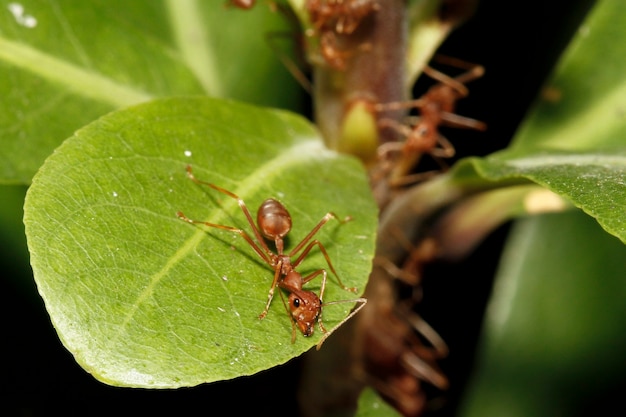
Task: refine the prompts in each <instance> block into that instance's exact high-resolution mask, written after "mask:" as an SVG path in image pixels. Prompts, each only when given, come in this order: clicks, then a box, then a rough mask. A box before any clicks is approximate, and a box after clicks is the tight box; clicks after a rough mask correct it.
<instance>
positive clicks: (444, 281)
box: [0, 0, 610, 416]
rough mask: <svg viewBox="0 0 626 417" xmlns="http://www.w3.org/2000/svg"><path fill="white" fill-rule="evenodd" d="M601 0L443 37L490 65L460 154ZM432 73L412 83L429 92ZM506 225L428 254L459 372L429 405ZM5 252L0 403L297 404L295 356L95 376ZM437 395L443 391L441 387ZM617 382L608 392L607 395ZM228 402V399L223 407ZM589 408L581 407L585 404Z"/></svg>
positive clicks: (209, 407)
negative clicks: (155, 383)
mask: <svg viewBox="0 0 626 417" xmlns="http://www.w3.org/2000/svg"><path fill="white" fill-rule="evenodd" d="M593 3H594V2H593V1H589V0H584V1H583V0H577V1H565V0H558V1H550V2H545V1H540V0H531V1H525V2H504V1H499V0H483V1H481V2H480V3H479V6H478V9H477V10H476V13H475V15H474V17H473V18H471V20H469V21H468V22H466V23H465V24H464V25H463V26H462V27H460V28H459V29H457V30H456V31H455V32H454V33H453V34H452V35H451V36H450V38H449V39H448V40H447V41H446V43H445V44H444V45H443V47H442V48H441V50H440V51H441V52H442V53H445V54H447V55H450V56H453V57H457V58H461V59H464V60H467V61H471V62H475V63H479V64H482V65H484V66H485V68H486V74H485V76H484V77H483V78H482V79H479V80H476V81H474V82H472V83H471V84H470V85H469V88H470V96H469V97H468V98H466V99H464V100H463V101H461V102H460V103H459V106H458V108H457V110H458V113H459V114H461V115H464V116H468V117H473V118H476V119H478V120H482V121H485V122H486V123H487V124H488V126H489V127H488V130H487V132H484V133H481V132H470V131H458V130H457V131H450V132H449V133H446V136H447V137H448V138H449V139H450V140H451V141H452V142H453V143H454V145H455V147H456V149H457V153H458V156H459V157H463V156H467V155H487V154H489V153H491V152H493V151H496V150H498V149H502V148H504V147H506V145H507V144H508V142H509V141H510V139H511V137H512V136H513V134H514V132H515V130H516V128H517V126H518V124H519V123H520V121H521V120H522V119H523V117H524V115H525V113H526V112H527V111H528V108H529V106H530V105H531V103H532V101H533V100H534V98H535V96H536V95H537V93H538V92H539V90H540V88H541V85H542V82H543V80H544V79H545V77H546V76H547V74H548V73H549V71H550V69H551V68H552V66H553V64H554V63H555V60H557V59H558V57H559V53H560V52H559V51H561V50H562V49H563V48H564V47H565V46H566V45H567V42H568V40H569V37H570V36H571V35H572V33H573V32H574V31H575V29H576V28H577V26H578V24H579V22H580V20H581V19H582V18H583V17H584V14H585V12H586V10H587V9H588V8H589V7H590V5H592V4H593ZM427 83H428V80H425V81H420V82H418V84H417V85H416V91H415V93H416V95H420V94H422V93H423V91H424V88H426V87H425V85H426V84H427ZM506 232H507V227H503V228H501V229H499V230H498V231H497V232H495V233H494V234H493V235H492V236H490V237H489V238H488V239H487V240H486V241H485V242H484V243H483V244H482V245H481V246H480V247H479V248H478V249H477V250H476V251H475V253H474V254H473V255H472V256H471V257H470V258H469V259H467V260H466V261H464V262H463V263H459V264H453V265H432V266H431V267H429V268H428V269H427V271H426V274H425V281H424V282H425V284H424V285H425V288H424V301H423V302H422V304H421V305H420V313H421V314H422V315H423V316H424V318H425V319H426V320H427V321H428V322H429V323H430V324H431V325H432V326H433V327H434V328H435V329H436V330H437V331H438V332H439V333H440V334H441V335H442V336H443V337H444V339H445V340H446V341H447V342H448V344H449V346H450V348H451V354H450V357H449V358H448V359H446V360H445V361H443V362H442V367H443V369H444V370H445V372H446V373H447V375H448V376H449V378H450V379H451V382H452V388H451V389H450V390H449V391H448V392H447V393H445V400H446V401H445V404H446V406H445V407H444V408H442V409H440V410H439V411H438V412H437V413H434V414H433V415H438V416H444V415H454V411H455V407H456V404H457V402H456V401H457V400H458V397H459V395H460V394H461V392H462V391H463V387H464V383H465V382H466V380H467V377H468V375H469V372H471V369H472V360H473V356H474V353H475V352H474V349H475V344H476V340H477V337H478V334H479V330H480V325H481V319H482V314H483V311H484V307H485V303H486V300H487V299H488V297H489V292H490V288H491V283H492V279H493V274H494V271H495V268H496V266H497V260H498V256H499V253H500V250H501V248H502V245H503V242H504V239H505V238H506ZM3 243H4V246H5V247H4V249H3V251H2V253H0V267H1V268H2V271H3V274H5V277H6V278H10V279H4V280H3V281H4V285H3V288H2V291H0V309H1V310H0V317H2V318H3V330H4V331H3V338H2V351H1V353H2V365H1V372H0V377H1V379H2V386H1V387H0V390H1V392H2V398H4V399H3V400H2V401H1V402H0V415H3V416H5V415H6V416H13V415H16V416H43V415H52V414H53V413H59V414H63V415H66V416H73V415H81V416H82V415H105V414H115V415H131V414H137V413H141V414H142V415H147V414H151V415H170V414H176V415H181V414H191V413H193V414H216V413H224V412H227V413H228V414H231V415H233V414H234V415H255V416H269V415H274V416H277V415H285V416H287V415H289V416H294V415H298V413H299V412H298V406H297V404H296V400H295V398H296V394H295V389H296V388H297V381H298V375H299V360H294V361H292V362H291V363H289V364H287V365H285V366H281V367H278V368H275V369H272V370H269V371H266V372H262V373H260V374H257V375H255V376H254V377H248V378H240V379H237V380H233V381H226V382H221V383H215V384H210V385H204V386H199V387H195V388H189V389H179V390H171V391H168V390H165V391H156V390H155V391H150V390H140V389H121V388H114V387H110V386H106V385H103V384H101V383H99V382H97V381H96V380H95V379H94V378H92V377H91V376H90V375H89V374H87V373H86V372H85V371H84V370H83V369H82V368H80V367H79V366H78V365H77V364H76V362H75V361H74V359H73V358H72V355H71V354H70V353H69V352H68V351H67V350H65V348H64V347H63V346H62V345H61V343H60V341H59V339H58V337H57V335H56V333H55V331H54V329H53V328H52V326H51V325H50V321H49V318H48V315H47V313H46V311H45V309H44V307H43V303H42V300H41V298H40V297H39V296H38V294H37V290H36V287H35V285H34V281H33V278H32V274H31V271H30V270H29V269H27V268H25V267H24V265H27V264H28V260H27V259H28V258H27V257H28V255H27V251H26V243H25V239H24V241H23V246H22V247H20V248H16V247H7V245H6V242H3ZM434 395H436V396H441V395H443V394H442V393H436V392H435V393H434ZM609 395H610V393H607V397H608V396H609ZM218 410H220V411H218ZM585 413H586V411H585V410H581V414H580V415H581V416H582V415H584V414H585Z"/></svg>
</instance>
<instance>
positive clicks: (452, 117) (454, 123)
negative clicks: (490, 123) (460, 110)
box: [441, 112, 487, 131]
mask: <svg viewBox="0 0 626 417" xmlns="http://www.w3.org/2000/svg"><path fill="white" fill-rule="evenodd" d="M441 120H442V124H443V125H446V126H448V127H457V128H461V129H474V130H480V131H484V130H487V125H486V124H485V123H483V122H481V121H479V120H476V119H472V118H470V117H464V116H459V115H458V114H454V113H448V112H442V113H441Z"/></svg>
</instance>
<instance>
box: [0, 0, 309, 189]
mask: <svg viewBox="0 0 626 417" xmlns="http://www.w3.org/2000/svg"><path fill="white" fill-rule="evenodd" d="M225 22H228V24H225ZM286 23H287V22H286V21H285V19H283V18H282V16H278V15H277V14H275V13H271V12H270V11H269V8H258V11H257V10H255V12H254V13H243V12H241V11H240V10H237V9H234V8H226V7H223V5H222V4H220V5H216V4H213V3H209V2H198V1H187V0H181V1H151V0H150V1H147V0H145V1H134V2H133V3H132V5H129V4H128V2H124V1H120V0H112V1H102V0H91V1H88V2H72V3H71V4H65V3H64V4H62V5H60V4H57V3H54V2H53V3H50V2H45V1H42V0H30V1H22V2H19V3H18V2H12V3H5V5H4V6H2V13H0V28H1V29H0V72H1V73H2V75H3V76H2V79H1V80H0V97H3V99H2V101H1V102H0V103H1V110H2V111H1V112H0V129H1V130H2V131H3V139H4V141H3V152H2V153H0V167H1V168H0V181H2V182H7V183H22V184H26V183H29V182H30V179H31V178H32V176H33V174H34V173H35V172H36V170H37V169H38V168H39V167H40V166H41V164H42V163H43V161H44V159H45V158H46V157H47V156H48V155H50V153H52V150H53V149H54V148H56V147H57V146H58V145H59V144H60V143H61V142H62V141H63V140H64V139H65V138H67V137H68V136H70V135H71V134H72V133H73V132H74V131H75V130H76V129H78V128H80V127H81V126H84V125H85V124H87V123H89V122H91V121H93V120H94V119H96V118H97V117H99V116H101V115H102V114H105V113H107V112H109V111H111V110H114V109H116V108H119V107H124V106H127V105H131V104H136V103H140V102H143V101H146V100H149V99H152V98H155V97H163V96H171V95H189V94H209V95H213V96H219V97H228V98H237V99H242V100H248V101H253V102H255V103H262V104H269V105H283V106H286V105H290V104H293V103H294V98H296V97H294V96H293V95H292V94H290V93H292V92H293V91H294V89H297V87H296V84H295V82H294V81H293V80H291V77H290V75H289V74H288V73H287V72H286V71H285V70H284V68H283V66H282V64H281V63H280V61H279V59H278V58H277V57H276V54H275V53H274V52H273V51H272V50H271V48H270V47H269V45H267V42H265V38H264V37H263V36H262V34H263V33H265V32H268V31H275V30H281V29H280V28H284V27H285V25H286ZM233 44H235V45H237V47H236V48H233V47H232V45H233ZM278 80H281V81H280V82H281V91H280V94H276V92H275V88H274V85H275V84H274V83H275V82H277V81H278Z"/></svg>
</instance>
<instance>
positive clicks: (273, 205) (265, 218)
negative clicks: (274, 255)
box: [256, 198, 291, 241]
mask: <svg viewBox="0 0 626 417" xmlns="http://www.w3.org/2000/svg"><path fill="white" fill-rule="evenodd" d="M256 221H257V224H258V225H259V229H261V233H263V236H265V237H266V238H267V239H269V240H273V241H276V240H278V239H282V238H283V237H285V235H287V233H289V231H290V230H291V215H290V214H289V212H288V211H287V209H286V208H285V206H283V205H282V204H281V203H280V202H279V201H278V200H275V199H273V198H268V199H267V200H265V201H264V202H263V203H262V204H261V206H260V207H259V210H258V211H257V218H256Z"/></svg>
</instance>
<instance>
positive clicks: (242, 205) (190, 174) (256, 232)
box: [179, 165, 272, 265]
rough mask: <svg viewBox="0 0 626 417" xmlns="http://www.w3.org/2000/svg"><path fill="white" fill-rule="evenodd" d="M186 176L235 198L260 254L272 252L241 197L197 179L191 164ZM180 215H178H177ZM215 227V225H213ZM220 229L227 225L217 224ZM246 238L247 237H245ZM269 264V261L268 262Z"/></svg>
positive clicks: (267, 255) (267, 254)
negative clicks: (261, 250)
mask: <svg viewBox="0 0 626 417" xmlns="http://www.w3.org/2000/svg"><path fill="white" fill-rule="evenodd" d="M186 170H187V177H189V179H190V180H192V181H193V182H195V183H196V184H200V185H206V186H208V187H211V188H213V189H214V190H216V191H219V192H220V193H222V194H226V195H227V196H229V197H231V198H233V199H235V200H237V203H238V204H239V207H240V208H241V211H243V214H244V215H245V216H246V219H247V220H248V223H249V224H250V227H252V231H253V232H254V236H255V237H256V239H257V242H258V244H260V246H261V247H262V248H263V250H264V251H265V254H266V255H265V256H262V258H263V259H268V258H269V257H270V256H269V254H270V253H272V251H271V250H270V248H269V247H268V246H267V244H266V243H265V240H264V239H263V237H262V236H261V232H259V229H258V228H257V227H256V225H255V224H254V220H252V215H251V214H250V211H249V210H248V207H246V203H245V202H244V201H243V199H242V198H240V197H239V196H238V195H237V194H235V193H232V192H230V191H228V190H227V189H225V188H222V187H219V186H217V185H215V184H212V183H210V182H206V181H202V180H199V179H198V178H196V176H195V175H193V172H192V170H191V165H187V168H186ZM179 217H180V216H179ZM213 227H216V226H213ZM219 227H220V228H222V229H228V227H227V226H219ZM230 229H231V230H233V229H234V230H238V229H235V228H230ZM246 240H248V239H246ZM253 247H254V248H255V251H257V253H259V252H258V250H257V249H258V246H257V245H253ZM268 263H269V264H270V265H271V262H268Z"/></svg>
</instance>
